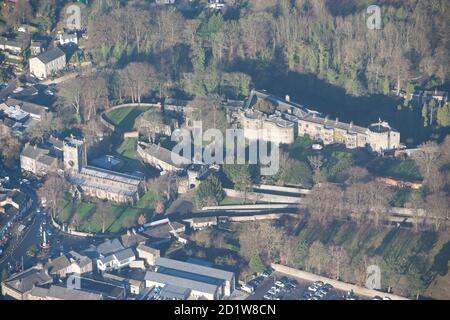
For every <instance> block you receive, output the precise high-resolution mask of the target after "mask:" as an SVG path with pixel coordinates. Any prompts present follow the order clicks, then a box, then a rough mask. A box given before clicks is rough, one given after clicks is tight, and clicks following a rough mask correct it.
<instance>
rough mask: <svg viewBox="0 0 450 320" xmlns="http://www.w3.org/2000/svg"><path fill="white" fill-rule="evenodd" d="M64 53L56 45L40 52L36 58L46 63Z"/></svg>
mask: <svg viewBox="0 0 450 320" xmlns="http://www.w3.org/2000/svg"><path fill="white" fill-rule="evenodd" d="M64 55H65V53H64V51H62V50H61V49H60V48H58V47H56V48H53V49H50V50H48V51H45V52H44V53H41V54H40V55H38V56H37V58H38V59H39V60H41V62H42V63H44V64H48V63H49V62H51V61H53V60H56V59H58V58H60V57H62V56H64Z"/></svg>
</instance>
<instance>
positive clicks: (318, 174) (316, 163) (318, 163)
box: [308, 155, 325, 184]
mask: <svg viewBox="0 0 450 320" xmlns="http://www.w3.org/2000/svg"><path fill="white" fill-rule="evenodd" d="M308 161H309V164H310V166H311V168H312V170H313V173H314V175H313V180H314V184H318V183H321V182H323V181H324V177H323V174H322V171H321V168H322V166H323V165H324V163H325V161H324V158H323V156H322V155H317V156H310V157H308Z"/></svg>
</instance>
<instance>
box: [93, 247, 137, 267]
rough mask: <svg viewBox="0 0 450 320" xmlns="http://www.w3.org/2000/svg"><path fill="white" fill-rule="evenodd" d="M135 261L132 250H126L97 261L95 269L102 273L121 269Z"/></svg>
mask: <svg viewBox="0 0 450 320" xmlns="http://www.w3.org/2000/svg"><path fill="white" fill-rule="evenodd" d="M135 260H136V254H135V253H134V251H133V249H132V248H127V249H123V250H120V251H117V252H115V253H112V254H110V255H107V256H104V257H101V258H100V259H97V268H98V270H99V271H103V272H104V271H110V270H116V269H121V268H124V267H127V266H128V265H129V264H130V263H131V262H132V261H135Z"/></svg>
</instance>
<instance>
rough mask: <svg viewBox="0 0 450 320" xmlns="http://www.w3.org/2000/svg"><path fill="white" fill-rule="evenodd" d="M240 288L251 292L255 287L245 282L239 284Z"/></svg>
mask: <svg viewBox="0 0 450 320" xmlns="http://www.w3.org/2000/svg"><path fill="white" fill-rule="evenodd" d="M241 290H242V291H245V292H247V293H250V294H252V293H253V292H254V291H255V288H254V287H253V286H252V285H251V284H249V283H246V284H244V285H242V286H241Z"/></svg>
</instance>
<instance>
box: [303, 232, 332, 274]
mask: <svg viewBox="0 0 450 320" xmlns="http://www.w3.org/2000/svg"><path fill="white" fill-rule="evenodd" d="M330 258H331V257H330V254H329V253H328V250H327V248H326V247H325V246H324V245H323V244H322V242H320V241H319V240H317V241H314V243H313V244H312V245H311V247H309V253H308V267H309V269H312V270H313V271H315V272H316V273H317V274H319V275H320V274H322V273H323V271H324V268H326V266H328V265H329V263H330Z"/></svg>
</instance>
